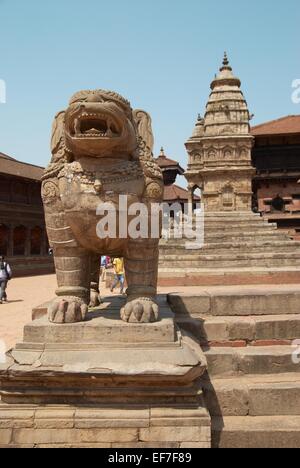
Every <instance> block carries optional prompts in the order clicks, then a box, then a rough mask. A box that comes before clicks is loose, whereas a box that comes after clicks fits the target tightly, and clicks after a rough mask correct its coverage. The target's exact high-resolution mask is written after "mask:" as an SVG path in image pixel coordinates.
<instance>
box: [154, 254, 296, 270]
mask: <svg viewBox="0 0 300 468" xmlns="http://www.w3.org/2000/svg"><path fill="white" fill-rule="evenodd" d="M159 265H160V266H162V267H168V268H178V267H179V266H180V267H181V268H189V267H191V268H230V267H232V268H235V267H236V268H237V267H241V268H247V267H248V268H249V267H260V268H262V267H267V268H272V267H284V266H286V267H289V266H300V253H294V252H276V253H268V252H260V253H252V252H249V253H248V254H241V253H239V254H235V255H232V254H228V255H224V254H223V255H207V254H206V252H203V254H202V255H200V254H199V251H198V252H197V254H195V255H193V256H191V257H190V258H187V256H186V255H185V254H184V255H169V254H168V255H163V254H162V255H160V258H159Z"/></svg>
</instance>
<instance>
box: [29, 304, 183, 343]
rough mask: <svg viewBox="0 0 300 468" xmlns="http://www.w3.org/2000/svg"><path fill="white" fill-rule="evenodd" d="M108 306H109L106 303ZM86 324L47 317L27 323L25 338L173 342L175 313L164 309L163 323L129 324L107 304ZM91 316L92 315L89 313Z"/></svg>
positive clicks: (40, 340)
mask: <svg viewBox="0 0 300 468" xmlns="http://www.w3.org/2000/svg"><path fill="white" fill-rule="evenodd" d="M104 307H105V306H104ZM90 315H91V319H90V320H87V321H86V322H84V323H82V324H81V323H74V324H62V325H59V326H58V325H55V324H50V326H49V322H48V320H47V317H43V318H41V319H39V320H35V321H34V322H32V323H30V324H28V325H26V326H25V329H24V341H27V342H29V343H35V342H36V343H47V345H49V344H52V343H53V344H54V343H66V342H68V343H80V344H83V343H94V344H95V343H134V342H135V343H145V342H147V341H148V342H152V341H153V342H156V343H160V342H165V343H168V342H169V343H173V342H174V337H175V326H174V320H173V318H174V315H173V314H172V312H171V311H170V310H168V311H166V312H165V311H162V315H161V319H160V321H159V322H156V323H151V324H130V325H128V324H126V323H124V322H122V321H120V320H119V312H115V311H111V310H107V309H106V307H105V308H103V309H99V311H97V312H93V313H91V314H90ZM88 319H89V316H88Z"/></svg>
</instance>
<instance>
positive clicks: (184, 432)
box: [0, 404, 210, 448]
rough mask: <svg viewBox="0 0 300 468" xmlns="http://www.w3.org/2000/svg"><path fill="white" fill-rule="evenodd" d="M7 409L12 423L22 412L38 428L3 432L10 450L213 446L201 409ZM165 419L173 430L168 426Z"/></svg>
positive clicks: (22, 417)
mask: <svg viewBox="0 0 300 468" xmlns="http://www.w3.org/2000/svg"><path fill="white" fill-rule="evenodd" d="M2 406H3V413H4V415H5V418H6V420H7V421H9V420H11V422H12V423H13V421H14V418H15V415H16V412H17V411H19V414H20V415H19V418H20V420H22V421H26V418H28V421H30V422H32V421H33V423H34V427H32V428H26V427H18V426H14V425H13V424H12V425H11V429H9V430H8V429H5V430H4V429H1V428H0V445H3V446H4V447H23V446H28V447H29V446H34V447H45V448H46V447H48V448H71V447H89V448H93V447H97V446H99V447H119V448H130V447H135V448H137V447H139V448H147V447H149V448H150V447H152V448H160V447H161V448H179V446H180V444H181V443H182V442H185V441H186V442H187V443H188V442H194V443H196V444H204V443H205V444H206V445H207V446H208V445H210V437H209V435H210V418H209V415H208V413H207V411H206V410H205V409H204V408H203V407H201V406H200V407H198V408H197V407H196V406H194V407H192V406H191V405H187V404H186V405H184V404H177V405H176V404H174V405H172V406H169V407H163V406H161V407H159V408H158V407H153V408H150V407H149V406H148V407H147V406H145V405H144V406H139V407H137V406H136V407H134V406H131V405H126V404H124V405H123V407H122V408H121V407H117V406H115V407H113V406H111V407H105V406H102V407H100V406H94V407H92V406H90V407H87V408H82V407H80V406H78V407H69V408H67V407H65V406H63V405H61V406H54V405H53V406H44V407H43V406H39V407H38V406H37V407H35V408H34V409H32V410H30V411H28V410H26V409H25V408H22V405H18V406H14V405H2ZM24 406H25V405H24ZM32 411H33V413H32ZM151 412H153V415H151ZM196 416H198V417H196ZM165 418H168V420H169V422H170V424H169V425H166V424H165V421H166V419H165ZM153 422H154V424H153ZM67 423H68V424H69V427H68V426H67V425H66V424H67ZM72 424H73V426H71V425H72ZM168 434H169V436H168ZM176 434H177V435H176ZM181 438H182V439H181Z"/></svg>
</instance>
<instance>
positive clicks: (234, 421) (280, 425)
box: [212, 416, 300, 448]
mask: <svg viewBox="0 0 300 468" xmlns="http://www.w3.org/2000/svg"><path fill="white" fill-rule="evenodd" d="M212 437H213V443H212V444H213V448H218V447H219V448H299V447H300V417H299V416H293V417H291V416H269V417H266V416H257V417H252V416H246V417H245V416H242V417H241V416H229V417H225V418H213V421H212Z"/></svg>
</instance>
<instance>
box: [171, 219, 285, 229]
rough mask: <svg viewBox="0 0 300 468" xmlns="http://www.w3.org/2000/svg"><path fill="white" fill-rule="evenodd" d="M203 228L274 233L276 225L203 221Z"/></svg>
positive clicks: (194, 224)
mask: <svg viewBox="0 0 300 468" xmlns="http://www.w3.org/2000/svg"><path fill="white" fill-rule="evenodd" d="M204 226H205V230H206V231H213V230H214V231H215V230H225V231H237V230H241V231H275V230H277V224H274V223H272V224H271V223H267V222H261V223H252V222H251V223H247V222H242V223H238V222H232V223H228V222H226V223H225V222H224V223H218V222H211V221H207V220H204ZM193 227H194V228H195V227H196V223H193ZM170 230H171V231H173V230H174V227H173V226H170Z"/></svg>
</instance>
